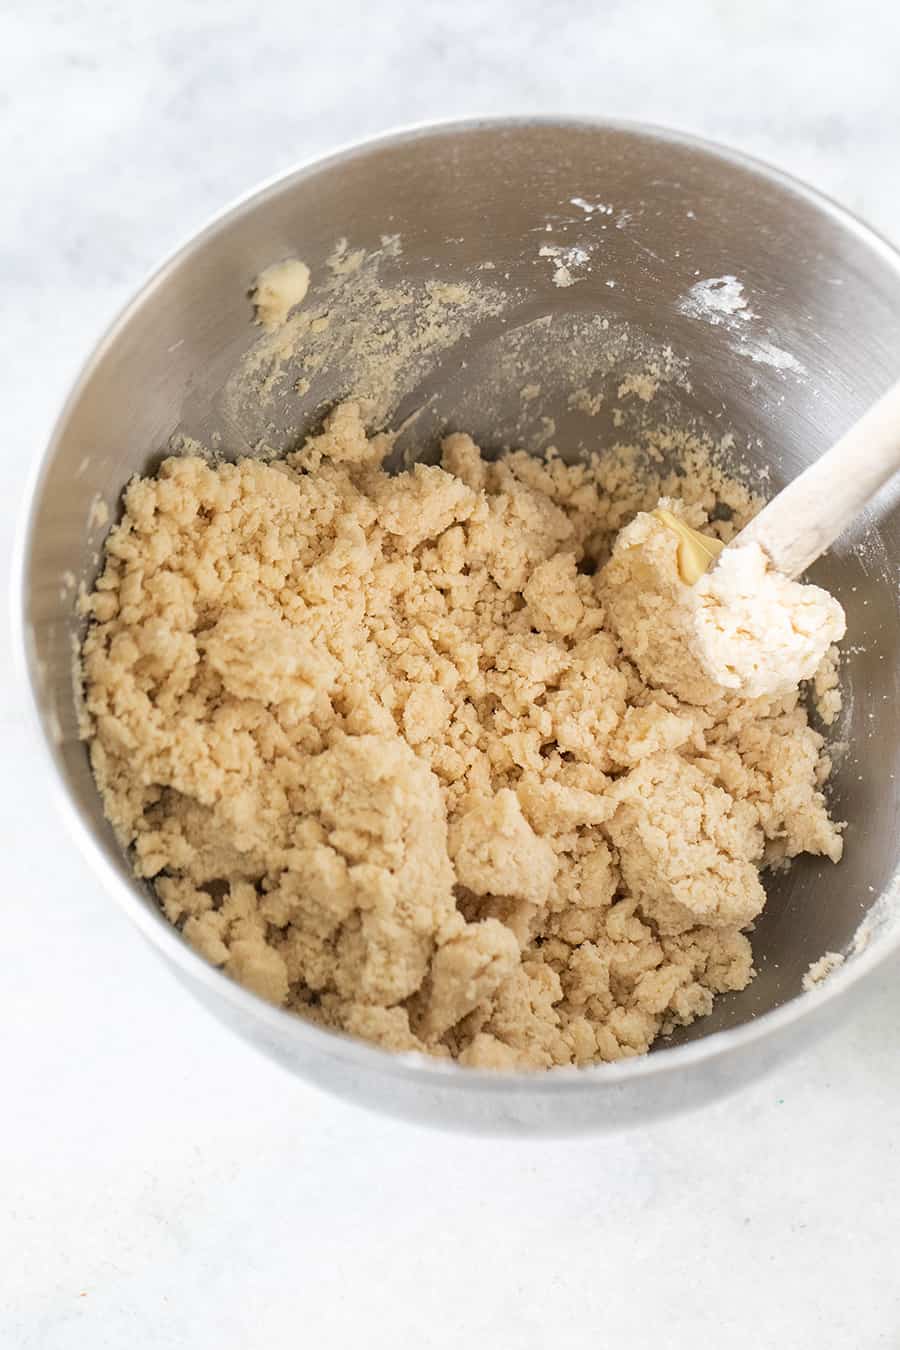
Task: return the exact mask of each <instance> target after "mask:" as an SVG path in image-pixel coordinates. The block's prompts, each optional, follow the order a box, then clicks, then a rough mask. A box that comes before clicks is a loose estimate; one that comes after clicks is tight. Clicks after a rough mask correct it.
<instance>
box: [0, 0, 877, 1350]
mask: <svg viewBox="0 0 900 1350" xmlns="http://www.w3.org/2000/svg"><path fill="white" fill-rule="evenodd" d="M898 53H900V9H898V8H897V6H896V4H895V3H894V0H883V3H881V4H879V3H876V2H875V0H872V2H871V3H858V2H857V3H854V4H852V5H847V4H846V3H845V2H844V0H819V3H815V4H812V3H810V4H806V3H803V0H798V3H796V4H794V5H793V6H785V5H782V4H781V3H775V0H756V3H754V4H746V5H739V4H735V3H730V0H706V3H700V2H699V0H695V2H693V3H692V2H691V0H685V2H683V3H678V4H676V3H674V0H673V2H672V3H666V0H653V2H652V3H644V4H641V5H639V4H626V3H608V4H607V3H601V2H600V0H595V3H590V0H583V2H582V3H578V0H568V2H567V3H563V0H557V2H556V3H550V2H547V0H545V3H543V4H538V3H534V2H533V0H516V3H512V2H508V0H504V2H503V3H496V2H495V3H484V0H480V3H479V2H477V0H453V3H447V4H443V5H441V4H437V3H427V0H425V2H423V0H393V3H370V4H366V3H364V2H363V0H345V3H343V4H341V5H338V4H331V5H328V4H322V5H312V4H304V3H303V0H294V2H293V3H284V4H278V3H269V4H266V3H265V2H264V0H263V2H262V3H256V4H250V3H248V0H217V2H216V3H215V4H213V3H203V0H188V2H185V0H181V2H180V3H175V0H153V2H152V3H151V0H140V3H129V4H122V5H115V4H113V3H109V2H108V0H103V2H102V3H101V0H93V3H91V2H90V0H70V2H69V3H65V4H63V3H50V0H47V3H45V4H43V5H31V6H26V5H19V6H16V7H14V6H13V5H11V4H7V5H5V6H2V7H0V77H2V78H0V110H2V116H0V155H2V158H3V168H4V175H3V177H4V187H3V193H2V205H0V282H2V293H3V297H4V302H5V314H4V319H5V321H4V323H3V325H2V329H0V387H2V408H3V414H4V416H3V435H2V439H0V454H2V456H3V469H4V474H5V485H6V490H5V492H4V493H3V497H2V500H0V531H2V535H3V546H2V566H3V568H4V570H5V569H6V567H7V554H8V542H9V537H10V534H11V530H12V524H13V519H14V516H15V514H16V511H17V508H18V505H19V499H20V497H21V492H22V488H23V485H24V480H25V475H26V472H27V470H28V467H29V465H30V464H31V463H32V461H33V460H34V457H35V456H37V455H38V454H39V453H40V450H41V447H42V444H43V441H44V439H45V437H46V433H47V430H48V426H49V422H50V420H51V418H52V416H53V415H54V413H55V411H56V408H57V406H58V404H59V401H60V399H61V397H62V395H63V393H64V391H65V389H66V386H67V384H68V383H69V381H70V380H71V378H72V376H73V375H74V373H75V370H76V368H77V366H78V364H79V362H80V361H81V359H82V358H83V357H84V356H85V355H86V353H87V351H88V349H89V347H90V345H91V343H92V342H93V340H94V339H95V337H96V336H97V335H98V334H99V332H100V330H101V329H102V328H103V326H104V325H105V324H106V322H107V321H108V320H109V318H110V317H111V315H112V314H113V312H114V311H115V309H116V308H117V307H118V306H119V305H120V304H121V303H122V302H123V301H124V300H125V299H126V298H127V297H128V295H129V294H130V293H131V292H132V291H133V290H134V289H135V288H136V287H137V285H138V284H139V283H140V281H141V279H142V277H143V275H144V274H145V273H146V271H147V270H148V269H149V267H150V266H151V265H152V264H154V263H155V261H156V260H157V259H158V258H159V257H160V255H162V254H163V253H165V252H166V251H168V250H169V249H170V248H171V247H172V246H173V245H174V244H176V243H177V242H178V241H180V240H181V239H182V238H183V237H185V236H186V235H187V234H189V233H191V232H192V231H193V230H195V229H196V228H197V227H198V226H199V225H200V224H201V223H202V222H203V221H204V220H205V218H206V217H207V216H208V215H209V214H210V213H212V212H214V211H216V210H218V209H219V208H220V207H221V206H222V205H224V204H225V203H226V202H227V201H228V200H229V199H230V198H231V197H232V196H233V195H235V194H237V193H241V192H243V191H244V190H245V189H247V188H248V187H249V186H251V185H252V184H253V182H254V181H255V180H257V179H260V178H264V177H267V176H269V175H271V174H273V173H275V172H277V171H279V170H282V169H285V168H286V167H288V166H289V165H291V164H292V163H293V162H294V161H295V160H297V159H300V158H303V157H306V156H309V155H311V154H314V153H317V152H319V151H323V150H325V149H327V148H329V147H331V146H333V145H335V144H337V143H340V142H344V141H347V140H350V139H354V138H358V137H361V136H364V135H367V134H370V133H372V132H375V131H378V130H381V129H386V128H388V127H390V126H392V125H396V124H400V123H406V122H410V121H414V120H419V119H425V118H436V117H445V116H462V115H466V114H471V113H487V112H490V113H498V112H552V111H561V112H567V113H577V112H584V113H594V114H602V115H614V116H622V117H634V118H640V119H643V120H650V121H658V122H669V123H673V124H675V125H678V126H681V127H684V128H686V129H688V130H693V131H697V132H700V133H702V134H705V135H708V136H710V137H713V138H717V139H720V140H724V141H728V142H731V143H732V144H734V145H736V146H738V147H741V148H743V149H745V150H748V151H750V152H752V153H755V154H758V155H761V156H763V157H765V158H768V159H771V160H774V161H775V162H776V163H778V164H780V165H781V166H782V167H784V168H786V169H789V170H791V171H793V172H795V173H797V174H799V175H801V176H803V177H806V178H808V179H809V180H810V181H812V182H813V183H815V184H816V185H817V186H819V187H820V188H823V189H824V190H825V191H827V192H830V193H832V194H834V195H835V196H836V197H838V198H840V199H841V200H842V201H843V202H845V203H846V204H847V205H849V206H850V207H852V208H854V209H855V210H857V211H859V212H861V213H862V214H863V215H865V216H866V217H868V219H869V220H870V221H871V222H872V223H873V224H875V225H876V226H877V227H879V228H880V229H882V230H883V231H884V232H885V233H886V234H888V235H889V236H892V237H893V238H894V239H900V175H898V173H897V164H898V152H900V83H898V78H897V69H898V60H897V57H898ZM4 594H5V590H4ZM0 675H2V679H3V682H4V684H3V690H2V693H3V698H2V703H0V707H2V715H3V731H4V747H5V756H4V759H5V772H4V774H3V776H2V779H0V793H2V803H0V820H2V836H3V837H2V846H3V856H4V858H5V860H6V867H7V872H6V876H7V881H6V885H5V887H4V891H5V894H4V896H3V900H2V912H0V958H2V967H0V1017H2V1044H3V1050H4V1054H3V1059H4V1074H3V1094H2V1104H0V1160H2V1161H0V1198H2V1205H0V1345H2V1346H3V1347H4V1350H5V1348H6V1347H9V1350H107V1347H108V1348H109V1350H125V1347H128V1350H132V1348H133V1350H164V1347H165V1348H166V1350H168V1348H169V1347H173V1350H174V1348H175V1347H177V1350H193V1347H197V1348H198V1350H206V1348H207V1347H215V1348H216V1350H280V1348H281V1347H288V1346H290V1347H292V1348H293V1347H302V1346H310V1347H313V1346H315V1347H316V1348H317V1350H339V1348H340V1350H343V1348H344V1347H348V1346H351V1345H353V1346H356V1345H359V1346H363V1347H365V1350H381V1348H382V1347H385V1348H386V1347H389V1346H390V1347H405V1346H415V1347H420V1346H421V1347H423V1348H425V1347H427V1348H428V1350H450V1348H451V1347H454V1348H455V1347H458V1346H461V1345H471V1346H479V1347H480V1346H485V1347H492V1350H493V1348H496V1350H531V1347H535V1350H537V1347H544V1346H552V1347H554V1350H569V1347H588V1346H591V1347H593V1346H597V1347H604V1348H605V1347H607V1346H616V1347H620V1348H621V1350H645V1348H646V1350H649V1348H650V1347H654V1350H681V1347H689V1346H705V1345H715V1346H716V1347H721V1350H744V1347H746V1348H747V1350H760V1347H764V1346H784V1347H787V1350H807V1347H808V1348H809V1350H850V1348H851V1347H852V1350H869V1347H872V1348H873V1350H874V1348H875V1347H897V1346H900V1283H898V1279H897V1252H898V1248H900V1218H898V1209H900V1157H898V1148H897V1140H898V1137H900V1047H898V1031H897V1028H898V1026H900V979H898V976H900V969H894V970H893V971H889V972H887V973H886V974H885V975H884V976H882V978H881V979H880V980H879V981H878V983H877V985H876V987H874V988H873V990H872V997H871V998H870V1000H869V1002H868V1004H867V1005H866V1006H865V1007H864V1008H863V1009H862V1010H861V1011H854V1013H853V1015H852V1017H851V1019H850V1020H848V1022H847V1024H846V1026H844V1027H843V1029H842V1030H841V1031H840V1032H838V1033H836V1034H834V1035H832V1037H831V1038H830V1039H829V1040H827V1041H825V1042H823V1043H821V1044H820V1045H819V1046H818V1048H817V1049H815V1050H814V1051H813V1052H812V1053H809V1054H807V1055H806V1057H805V1058H803V1059H801V1060H799V1061H797V1062H795V1063H792V1064H789V1065H788V1066H787V1067H785V1068H784V1069H782V1070H781V1071H780V1072H778V1073H776V1074H774V1075H772V1076H771V1077H769V1078H768V1079H766V1080H765V1081H764V1082H762V1083H761V1084H759V1085H758V1086H756V1087H754V1088H752V1089H750V1090H747V1091H745V1092H743V1093H741V1094H739V1095H737V1096H735V1097H733V1098H731V1099H730V1100H728V1101H725V1102H723V1103H722V1104H720V1105H718V1106H715V1107H713V1108H711V1109H707V1110H706V1111H703V1112H701V1113H697V1114H694V1115H692V1116H686V1117H682V1118H680V1119H678V1120H675V1121H671V1122H667V1123H664V1124H660V1125H657V1126H654V1127H652V1128H649V1129H647V1130H645V1131H642V1132H641V1133H639V1134H632V1135H623V1136H618V1137H614V1138H600V1139H593V1140H592V1139H587V1140H579V1141H576V1142H550V1143H543V1142H539V1141H530V1142H524V1141H502V1140H490V1141H484V1140H478V1139H468V1138H461V1137H456V1136H444V1135H441V1134H438V1133H434V1132H430V1131H427V1130H424V1129H419V1128H414V1127H411V1126H406V1125H402V1124H399V1123H395V1122H393V1121H389V1120H382V1119H380V1118H378V1117H377V1116H374V1115H370V1114H366V1113H364V1112H362V1111H360V1110H356V1109H353V1108H351V1107H348V1106H346V1105H343V1104H341V1103H340V1102H337V1101H334V1100H331V1099H330V1098H329V1097H326V1096H324V1095H322V1094H321V1093H319V1092H317V1091H315V1090H314V1089H313V1088H311V1087H308V1086H306V1085H305V1084H304V1083H302V1082H300V1081H297V1080H294V1079H292V1078H290V1077H288V1076H287V1075H286V1074H285V1073H283V1072H282V1071H281V1070H279V1069H278V1068H276V1067H275V1066H274V1065H272V1064H270V1063H269V1062H268V1061H266V1060H264V1059H263V1058H261V1057H260V1056H259V1055H258V1054H256V1053H255V1052H254V1051H253V1050H251V1049H248V1048H246V1047H245V1046H244V1045H243V1044H240V1043H238V1042H237V1041H236V1040H234V1039H233V1038H232V1037H231V1035H230V1034H229V1033H227V1032H226V1031H225V1030H224V1029H222V1028H220V1027H219V1026H218V1025H217V1024H216V1023H214V1022H213V1021H212V1020H211V1019H210V1018H209V1017H208V1016H207V1015H206V1014H205V1013H204V1012H203V1011H201V1010H200V1009H199V1008H198V1007H197V1006H195V1005H194V1004H193V1003H192V1002H191V1001H190V999H189V997H188V995H187V994H186V993H184V992H182V990H181V989H180V988H179V987H178V986H176V984H175V983H174V981H173V980H172V978H171V977H170V976H169V975H168V973H167V972H166V971H165V970H164V969H163V967H162V965H161V964H160V963H159V962H158V961H157V960H156V958H155V957H154V955H153V953H152V952H151V950H150V949H149V948H148V947H147V946H146V945H145V944H144V943H143V942H142V941H141V940H140V938H139V937H138V935H137V933H136V931H135V930H134V929H133V928H132V927H131V926H130V924H129V922H128V921H127V920H126V919H125V918H124V916H123V915H121V914H120V913H119V912H118V911H117V910H116V909H115V908H114V907H113V905H112V904H111V902H110V901H109V900H108V899H107V898H106V897H105V896H104V895H102V894H101V893H100V892H99V889H98V886H97V885H96V883H95V882H94V880H93V879H92V877H91V875H90V874H89V873H88V870H87V868H86V867H85V865H84V864H83V863H82V862H81V860H80V858H79V857H78V856H77V855H76V853H75V851H74V848H73V846H72V845H71V844H70V843H69V842H68V840H67V839H66V838H65V837H64V835H63V833H62V830H61V828H60V825H59V823H58V819H57V816H56V815H55V812H54V809H53V807H52V804H51V803H50V801H49V799H48V793H47V789H46V786H45V783H44V781H43V778H42V774H41V772H40V771H39V766H37V765H34V764H33V763H32V760H31V757H30V755H31V752H30V749H29V737H28V735H27V734H26V732H25V731H24V730H23V727H22V720H23V719H22V712H21V706H22V705H21V693H20V691H18V690H15V689H14V688H13V687H12V676H11V672H10V669H9V663H8V661H7V662H4V663H3V667H2V671H0Z"/></svg>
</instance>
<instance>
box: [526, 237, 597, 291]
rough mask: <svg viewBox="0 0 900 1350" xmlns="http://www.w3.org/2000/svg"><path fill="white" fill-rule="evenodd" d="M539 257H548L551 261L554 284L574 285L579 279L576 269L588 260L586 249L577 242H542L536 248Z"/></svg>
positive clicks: (562, 285)
mask: <svg viewBox="0 0 900 1350" xmlns="http://www.w3.org/2000/svg"><path fill="white" fill-rule="evenodd" d="M538 257H539V258H549V259H550V260H551V262H552V263H553V284H554V286H561V287H566V286H574V285H575V283H576V281H578V280H580V278H579V277H578V275H577V269H578V268H579V267H584V266H585V264H586V263H588V262H589V261H590V254H589V253H588V251H587V249H584V248H581V247H580V245H578V244H569V245H563V244H542V245H541V247H540V248H539V249H538Z"/></svg>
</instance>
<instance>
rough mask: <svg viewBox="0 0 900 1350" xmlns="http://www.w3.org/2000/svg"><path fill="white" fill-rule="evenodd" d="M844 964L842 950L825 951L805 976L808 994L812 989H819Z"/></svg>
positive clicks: (804, 986)
mask: <svg viewBox="0 0 900 1350" xmlns="http://www.w3.org/2000/svg"><path fill="white" fill-rule="evenodd" d="M843 964H844V957H843V956H842V955H841V953H840V952H825V954H824V956H820V957H819V959H818V961H813V963H812V965H811V966H810V968H809V970H808V971H807V972H806V974H805V975H804V976H803V989H804V991H805V992H806V993H807V994H808V993H809V991H810V990H811V989H817V988H818V987H819V985H821V984H824V982H825V981H826V980H827V979H828V977H829V975H832V974H833V973H834V972H835V971H836V970H839V969H840V967H841V966H842V965H843Z"/></svg>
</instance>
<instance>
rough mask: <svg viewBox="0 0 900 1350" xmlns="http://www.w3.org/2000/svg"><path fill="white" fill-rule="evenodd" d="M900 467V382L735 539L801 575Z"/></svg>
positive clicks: (791, 574) (735, 542) (791, 573)
mask: <svg viewBox="0 0 900 1350" xmlns="http://www.w3.org/2000/svg"><path fill="white" fill-rule="evenodd" d="M898 469H900V381H898V382H897V384H895V385H893V386H892V387H891V388H890V389H889V390H888V391H887V393H886V394H884V395H883V397H882V398H880V399H879V400H878V402H877V403H875V404H873V406H872V407H871V408H870V409H869V411H868V412H867V413H864V415H863V416H862V417H861V418H860V419H859V421H858V422H855V423H854V425H853V426H852V427H851V428H850V430H849V431H847V432H845V434H844V435H843V436H842V437H841V439H840V440H839V441H837V442H836V443H835V444H834V445H833V446H832V447H831V449H830V450H827V451H826V452H825V454H824V455H822V456H821V458H819V459H817V460H816V462H815V464H811V465H810V466H809V468H808V469H805V470H804V472H803V473H801V474H800V475H799V476H798V477H797V478H795V479H794V481H793V482H792V483H789V484H788V486H787V487H786V488H783V489H782V491H781V492H779V494H778V496H777V497H775V498H774V499H773V500H772V501H771V502H770V503H769V505H768V506H765V507H763V509H762V511H760V513H759V515H758V516H756V517H755V519H753V520H751V522H750V524H749V525H747V526H746V528H745V529H743V530H741V532H740V534H739V535H737V537H736V538H735V539H733V540H732V543H731V547H736V546H738V545H740V544H746V543H756V544H759V546H760V547H761V548H762V549H763V550H764V551H765V553H766V554H768V557H769V559H770V561H771V562H772V563H773V564H774V566H775V567H777V568H778V570H779V571H780V572H783V573H784V574H785V575H786V576H789V577H798V576H799V575H800V573H801V572H805V571H806V569H807V567H809V565H810V563H812V562H814V561H815V560H816V558H818V556H819V554H820V553H824V552H825V550H826V549H827V548H828V546H829V545H830V544H832V543H834V541H835V539H837V537H838V535H839V534H841V533H842V532H843V531H844V530H845V529H846V528H847V526H848V525H850V524H851V522H852V521H853V519H854V518H855V517H856V516H858V515H859V513H860V511H862V509H863V507H864V506H866V504H867V503H868V502H869V501H870V500H871V498H872V497H874V496H875V494H876V492H877V491H878V490H879V488H882V487H883V486H884V484H885V483H886V482H887V481H888V480H889V479H890V478H891V477H892V476H893V475H894V474H895V473H896V472H897V470H898Z"/></svg>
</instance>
